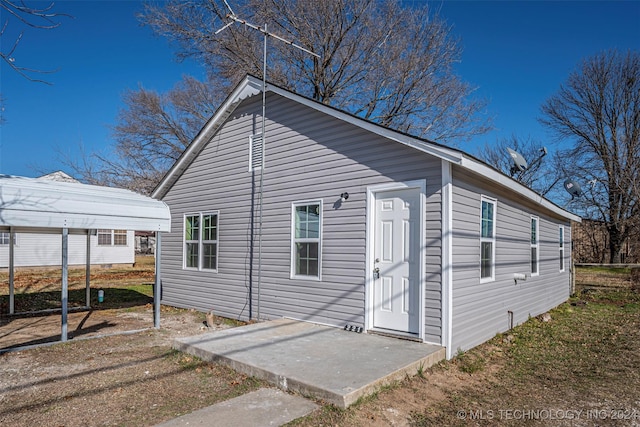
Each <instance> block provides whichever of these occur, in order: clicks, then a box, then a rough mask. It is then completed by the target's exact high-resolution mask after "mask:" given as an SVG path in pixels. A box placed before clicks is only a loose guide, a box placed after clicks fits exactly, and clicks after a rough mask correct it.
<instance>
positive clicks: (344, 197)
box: [340, 191, 349, 202]
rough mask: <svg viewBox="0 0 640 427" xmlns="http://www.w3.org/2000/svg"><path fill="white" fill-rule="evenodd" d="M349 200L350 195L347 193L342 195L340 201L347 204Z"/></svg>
mask: <svg viewBox="0 0 640 427" xmlns="http://www.w3.org/2000/svg"><path fill="white" fill-rule="evenodd" d="M348 198H349V193H347V192H346V191H345V192H344V193H341V194H340V199H341V200H342V201H343V202H345V201H347V199H348Z"/></svg>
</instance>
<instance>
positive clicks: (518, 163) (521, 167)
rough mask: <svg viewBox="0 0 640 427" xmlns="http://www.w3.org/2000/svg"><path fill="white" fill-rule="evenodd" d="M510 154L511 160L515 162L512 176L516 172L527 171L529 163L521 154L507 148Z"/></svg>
mask: <svg viewBox="0 0 640 427" xmlns="http://www.w3.org/2000/svg"><path fill="white" fill-rule="evenodd" d="M507 151H508V152H509V156H511V160H512V161H513V165H512V166H511V176H513V175H514V174H515V173H516V172H523V171H525V170H526V169H527V167H528V165H527V161H526V160H525V159H524V157H522V155H521V154H520V153H518V152H517V151H515V150H512V149H511V148H507Z"/></svg>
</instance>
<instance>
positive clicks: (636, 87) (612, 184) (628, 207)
mask: <svg viewBox="0 0 640 427" xmlns="http://www.w3.org/2000/svg"><path fill="white" fill-rule="evenodd" d="M542 112H543V114H544V117H543V118H542V119H541V122H542V123H544V124H545V125H547V126H549V127H550V128H551V129H552V130H553V131H554V132H555V133H556V135H557V137H558V138H559V139H565V140H569V141H571V142H572V143H573V145H572V147H571V148H570V149H568V150H566V151H565V152H564V153H563V157H564V159H565V168H566V169H567V170H569V171H571V172H572V175H573V176H574V177H576V178H577V179H579V180H580V181H582V182H583V183H588V184H586V185H584V190H585V197H584V199H583V200H582V205H581V206H580V208H581V211H582V212H581V213H582V215H583V216H585V217H587V218H590V219H594V220H599V221H603V222H604V223H605V224H606V228H607V232H608V235H609V262H612V263H617V262H620V251H621V248H622V243H623V242H624V241H625V239H626V238H628V237H629V236H632V235H634V234H636V235H637V233H638V228H639V227H640V204H639V203H638V202H639V200H640V54H639V53H638V52H637V51H629V52H627V53H619V52H617V51H613V50H612V51H607V52H603V53H601V54H598V55H596V56H593V57H591V58H588V59H586V60H584V61H583V62H582V64H581V66H580V68H579V69H577V70H576V71H574V72H573V73H571V74H570V75H569V78H568V80H567V82H566V83H565V84H564V85H562V86H561V87H560V90H559V91H558V93H557V94H555V95H553V96H552V97H551V98H550V99H549V100H547V101H546V103H545V104H544V105H543V106H542Z"/></svg>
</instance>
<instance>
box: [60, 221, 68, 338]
mask: <svg viewBox="0 0 640 427" xmlns="http://www.w3.org/2000/svg"><path fill="white" fill-rule="evenodd" d="M68 299H69V229H68V228H63V229H62V328H61V331H60V341H66V340H67V310H68V307H67V303H68Z"/></svg>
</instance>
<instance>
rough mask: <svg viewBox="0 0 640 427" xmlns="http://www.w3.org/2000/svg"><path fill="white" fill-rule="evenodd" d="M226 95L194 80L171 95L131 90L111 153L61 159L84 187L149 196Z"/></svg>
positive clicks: (186, 79) (184, 81)
mask: <svg viewBox="0 0 640 427" xmlns="http://www.w3.org/2000/svg"><path fill="white" fill-rule="evenodd" d="M222 96H223V93H222V92H221V91H219V90H215V86H214V85H212V84H211V83H210V82H207V83H203V82H200V81H198V80H197V79H195V78H193V77H189V76H184V77H183V79H182V81H181V82H179V83H178V84H177V85H176V86H175V87H174V88H173V89H171V90H170V91H169V92H167V93H166V94H159V93H157V92H155V91H150V90H147V89H144V88H142V87H141V88H139V89H138V90H129V91H127V92H126V93H125V94H124V96H123V100H124V104H125V106H124V107H123V108H122V109H121V110H120V112H119V114H118V124H117V125H116V126H115V127H114V128H113V135H114V138H115V141H116V142H115V144H114V146H113V147H111V150H110V151H108V152H103V153H100V152H94V153H85V152H84V151H83V149H82V147H80V150H79V151H80V155H79V156H74V157H72V156H69V155H67V154H65V153H62V152H59V155H60V157H61V160H62V161H63V162H64V163H65V164H66V165H67V166H69V167H70V168H71V169H72V170H73V171H74V174H75V175H76V176H77V177H79V178H80V179H81V180H82V181H84V182H88V183H92V184H98V185H107V186H114V187H123V188H129V189H131V190H134V191H137V192H139V193H142V194H148V193H150V192H151V190H153V188H154V187H155V185H156V184H157V183H158V182H159V181H160V179H161V178H162V176H163V175H164V173H165V172H166V171H167V170H168V168H169V167H170V166H171V165H172V164H173V162H175V161H176V160H177V159H178V157H180V155H181V154H182V152H183V151H184V149H185V148H186V147H187V146H188V145H189V143H190V142H191V141H192V140H193V138H194V137H195V135H196V133H197V132H198V131H199V130H200V128H201V127H202V125H203V123H205V121H206V120H207V119H208V118H209V117H210V116H211V114H213V112H214V111H215V108H216V106H217V105H218V104H219V103H220V102H221V101H222V99H221V97H222Z"/></svg>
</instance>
